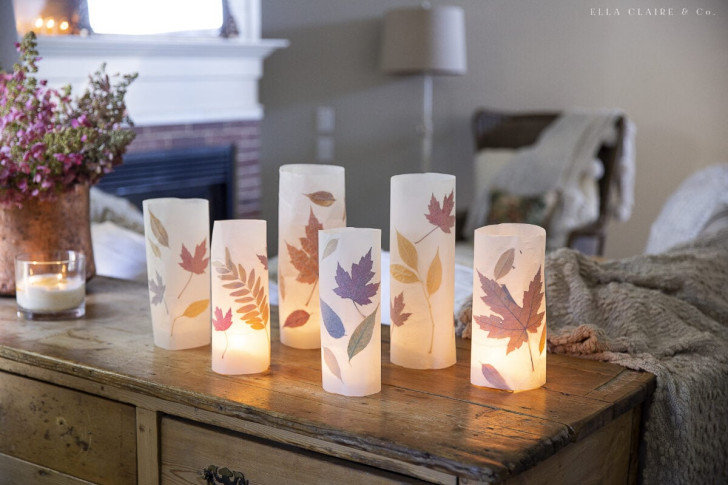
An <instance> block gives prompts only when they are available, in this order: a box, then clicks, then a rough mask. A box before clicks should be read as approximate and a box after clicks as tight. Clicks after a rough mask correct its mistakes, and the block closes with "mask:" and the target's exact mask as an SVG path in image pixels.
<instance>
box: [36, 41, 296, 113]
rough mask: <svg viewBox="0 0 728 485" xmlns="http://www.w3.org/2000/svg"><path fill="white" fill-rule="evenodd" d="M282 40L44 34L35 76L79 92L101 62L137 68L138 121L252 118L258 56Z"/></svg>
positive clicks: (130, 101) (131, 100)
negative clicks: (49, 35) (40, 58)
mask: <svg viewBox="0 0 728 485" xmlns="http://www.w3.org/2000/svg"><path fill="white" fill-rule="evenodd" d="M287 45H288V41H286V40H282V39H259V40H252V41H251V40H240V39H224V38H217V37H215V38H212V37H211V38H194V37H158V36H153V37H149V36H139V37H137V36H108V35H104V36H101V35H93V36H88V37H76V36H57V37H42V36H41V37H39V39H38V50H39V52H40V55H41V57H42V58H43V60H42V61H40V63H39V68H40V69H39V72H38V76H39V77H40V78H44V79H48V82H49V84H51V85H52V86H56V87H60V86H62V85H64V84H71V85H72V88H73V93H74V94H76V95H78V94H80V93H82V92H83V89H84V88H85V86H86V83H87V80H88V75H89V74H90V73H92V72H94V71H96V70H97V69H98V68H99V66H100V65H101V64H102V63H106V71H107V73H109V74H114V73H117V72H120V73H133V72H137V73H139V77H138V78H137V80H136V81H134V83H133V84H132V85H131V87H130V88H129V91H128V93H127V96H126V100H127V107H128V110H129V114H130V115H131V118H132V120H133V121H134V123H135V124H136V125H137V126H145V125H167V124H175V125H176V124H187V123H205V122H213V121H214V122H217V121H231V120H233V121H234V120H257V119H260V118H262V116H263V108H262V106H261V105H260V103H259V102H258V80H259V79H260V78H261V77H262V75H263V60H264V59H265V58H266V57H267V56H269V55H270V54H271V53H273V52H274V51H275V50H276V49H280V48H284V47H286V46H287Z"/></svg>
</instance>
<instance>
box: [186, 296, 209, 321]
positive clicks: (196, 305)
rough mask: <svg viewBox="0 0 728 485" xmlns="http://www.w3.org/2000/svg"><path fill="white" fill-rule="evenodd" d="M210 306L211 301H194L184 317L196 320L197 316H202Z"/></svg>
mask: <svg viewBox="0 0 728 485" xmlns="http://www.w3.org/2000/svg"><path fill="white" fill-rule="evenodd" d="M209 305H210V300H197V301H193V302H192V303H190V304H189V306H188V307H187V308H186V309H185V311H184V313H183V314H182V315H183V316H185V317H187V318H195V317H196V316H197V315H199V314H201V313H202V312H204V311H205V310H207V307H208V306H209Z"/></svg>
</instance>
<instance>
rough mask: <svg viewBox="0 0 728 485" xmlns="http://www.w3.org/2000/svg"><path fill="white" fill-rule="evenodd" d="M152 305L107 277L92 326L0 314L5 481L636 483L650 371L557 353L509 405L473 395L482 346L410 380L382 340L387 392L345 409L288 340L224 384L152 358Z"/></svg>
mask: <svg viewBox="0 0 728 485" xmlns="http://www.w3.org/2000/svg"><path fill="white" fill-rule="evenodd" d="M148 305H149V303H148V297H147V289H146V286H144V285H139V284H136V283H131V282H126V281H120V280H112V279H108V278H102V277H97V278H95V279H94V280H93V281H92V282H91V283H90V284H89V287H88V297H87V317H86V318H85V319H81V320H76V321H62V322H29V321H25V320H20V319H18V318H17V317H16V316H15V301H14V299H12V298H2V299H0V484H3V485H4V484H26V483H34V484H86V483H109V484H117V483H118V484H127V483H141V484H156V483H162V484H204V483H206V482H205V479H204V478H203V474H204V470H205V468H207V467H208V466H210V465H215V466H217V467H221V468H222V467H227V468H228V469H230V470H235V471H239V472H242V473H244V474H245V477H246V478H247V479H248V480H250V483H251V484H259V483H273V484H288V483H317V484H318V483H347V484H349V483H366V484H372V483H385V484H389V483H444V484H456V483H461V484H463V483H515V484H518V483H585V482H587V481H589V479H595V478H596V479H598V481H599V482H600V483H620V484H621V483H629V482H630V481H634V479H635V477H636V472H637V449H638V443H639V434H640V426H641V416H642V407H643V404H644V403H645V401H646V400H647V399H648V397H649V396H650V394H651V393H652V391H653V389H654V385H655V379H654V376H652V375H651V374H646V373H640V372H634V371H630V370H626V369H624V368H621V367H618V366H615V365H611V364H606V363H602V362H593V361H588V360H580V359H575V358H570V357H564V356H559V355H549V356H548V367H547V369H548V370H547V382H546V385H545V386H544V387H542V388H540V389H537V390H534V391H528V392H522V393H508V392H502V391H495V390H490V389H484V388H478V387H475V386H472V385H471V384H470V380H469V360H470V359H469V344H470V343H469V341H462V342H458V360H457V364H456V365H455V366H453V367H450V368H448V369H443V370H437V371H421V370H410V369H404V368H401V367H398V366H395V365H392V364H391V363H389V358H388V356H389V346H388V343H387V335H388V332H387V331H386V330H387V327H384V331H383V335H384V339H383V340H384V341H383V343H382V363H383V364H382V391H381V392H380V393H379V394H376V395H373V396H368V397H363V398H348V397H343V396H338V395H334V394H329V393H327V392H325V391H324V390H323V388H322V387H321V363H320V355H319V352H318V351H316V350H296V349H292V348H288V347H285V346H282V345H281V344H280V342H279V340H278V337H277V332H276V331H275V328H274V332H273V345H272V356H271V368H270V370H269V371H268V372H266V373H264V374H257V375H251V376H223V375H218V374H215V373H214V372H212V370H211V368H210V347H209V346H208V347H203V348H199V349H193V350H185V351H167V350H163V349H159V348H155V347H154V345H153V343H152V335H151V322H150V317H149V308H148ZM276 326H277V325H276V324H275V323H274V325H273V327H276ZM215 483H222V482H215ZM230 483H232V482H230Z"/></svg>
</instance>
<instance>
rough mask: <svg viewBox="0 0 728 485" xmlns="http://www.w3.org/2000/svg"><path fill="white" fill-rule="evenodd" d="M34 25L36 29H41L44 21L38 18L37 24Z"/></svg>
mask: <svg viewBox="0 0 728 485" xmlns="http://www.w3.org/2000/svg"><path fill="white" fill-rule="evenodd" d="M33 25H35V28H36V29H40V28H41V27H43V19H42V18H41V17H38V18H37V19H35V23H34V24H33Z"/></svg>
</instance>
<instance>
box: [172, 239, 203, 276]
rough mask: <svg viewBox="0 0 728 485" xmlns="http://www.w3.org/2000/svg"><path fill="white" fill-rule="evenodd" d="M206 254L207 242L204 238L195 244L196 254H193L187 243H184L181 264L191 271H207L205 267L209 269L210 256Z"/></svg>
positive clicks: (198, 272)
mask: <svg viewBox="0 0 728 485" xmlns="http://www.w3.org/2000/svg"><path fill="white" fill-rule="evenodd" d="M205 254H207V244H206V243H205V241H204V240H203V241H202V242H201V243H200V244H198V245H197V246H195V255H194V256H192V254H190V252H189V250H188V249H187V248H186V247H185V245H184V244H182V252H181V253H180V258H181V259H182V261H181V262H180V263H179V265H180V266H182V268H183V269H185V270H187V271H189V272H190V273H195V274H202V273H204V272H205V269H207V263H208V262H209V261H210V258H206V257H205Z"/></svg>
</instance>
